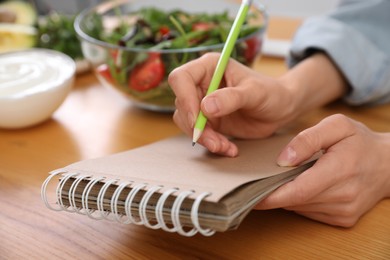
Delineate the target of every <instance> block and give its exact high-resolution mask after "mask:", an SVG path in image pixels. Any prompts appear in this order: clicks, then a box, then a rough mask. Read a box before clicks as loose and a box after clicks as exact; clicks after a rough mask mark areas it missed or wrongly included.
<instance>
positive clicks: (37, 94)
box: [0, 49, 76, 129]
mask: <svg viewBox="0 0 390 260" xmlns="http://www.w3.org/2000/svg"><path fill="white" fill-rule="evenodd" d="M75 71H76V65H75V62H74V61H73V60H72V59H71V58H70V57H68V56H67V55H65V54H63V53H60V52H57V51H52V50H46V49H29V50H24V51H15V52H9V53H4V54H0V128H10V129H13V128H23V127H29V126H33V125H36V124H39V123H41V122H43V121H45V120H47V119H49V118H50V117H51V115H52V114H53V112H54V111H55V110H56V109H57V108H58V107H59V106H60V105H61V104H62V102H63V101H64V99H65V98H66V96H67V95H68V93H69V91H70V89H71V88H72V85H73V82H74V75H75Z"/></svg>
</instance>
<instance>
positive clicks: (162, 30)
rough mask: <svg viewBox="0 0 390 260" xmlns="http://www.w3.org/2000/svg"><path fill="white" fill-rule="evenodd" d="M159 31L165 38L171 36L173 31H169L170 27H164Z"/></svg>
mask: <svg viewBox="0 0 390 260" xmlns="http://www.w3.org/2000/svg"><path fill="white" fill-rule="evenodd" d="M159 31H160V33H161V36H165V35H167V34H169V33H170V31H171V30H170V29H169V27H168V26H166V25H163V26H161V27H160V29H159Z"/></svg>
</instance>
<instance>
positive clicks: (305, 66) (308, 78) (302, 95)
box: [279, 52, 348, 116]
mask: <svg viewBox="0 0 390 260" xmlns="http://www.w3.org/2000/svg"><path fill="white" fill-rule="evenodd" d="M279 80H280V82H281V84H282V85H283V86H285V87H286V89H287V91H288V92H289V93H290V94H291V99H292V102H291V103H292V104H291V105H292V106H293V110H294V114H295V116H298V115H300V114H302V113H305V112H306V111H310V110H311V109H314V108H318V107H321V106H323V105H325V104H328V103H330V102H332V101H334V100H336V99H338V98H340V97H342V96H344V95H345V93H346V92H347V90H348V83H347V81H346V80H345V78H344V76H343V75H342V74H341V72H340V71H339V70H338V68H337V67H336V66H335V65H334V63H333V62H332V61H331V60H330V58H328V56H327V55H326V54H324V53H321V52H319V53H316V54H313V55H312V56H310V57H308V58H306V59H305V60H303V61H301V62H300V63H299V64H298V65H296V66H295V67H293V68H292V69H290V70H289V71H288V72H287V73H286V74H284V75H283V76H282V77H281V78H280V79H279Z"/></svg>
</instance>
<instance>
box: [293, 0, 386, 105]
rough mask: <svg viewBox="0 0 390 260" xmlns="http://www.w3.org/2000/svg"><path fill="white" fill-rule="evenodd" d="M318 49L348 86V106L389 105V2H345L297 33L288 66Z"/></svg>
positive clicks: (308, 22) (368, 0)
mask: <svg viewBox="0 0 390 260" xmlns="http://www.w3.org/2000/svg"><path fill="white" fill-rule="evenodd" d="M313 49H314V50H322V51H324V52H325V53H327V55H328V56H329V57H330V58H331V59H332V60H333V62H334V63H335V64H336V66H338V68H339V69H340V71H341V72H342V73H343V74H344V76H345V77H346V79H347V80H348V82H349V83H350V85H351V91H350V92H349V93H348V95H347V96H346V97H345V100H346V102H348V103H350V104H352V105H361V104H381V103H388V102H390V0H360V1H358V0H348V1H341V3H340V6H339V7H338V8H337V9H336V10H335V11H333V12H331V13H329V14H328V15H326V16H321V17H313V18H309V19H307V20H306V21H305V22H304V24H303V25H302V26H301V28H300V29H299V30H298V31H297V33H296V35H295V37H294V39H293V43H292V47H291V53H290V55H291V56H290V57H289V58H288V63H289V66H294V65H295V64H297V63H298V62H300V61H301V60H303V59H305V58H306V57H307V56H308V55H310V53H311V51H312V50H313Z"/></svg>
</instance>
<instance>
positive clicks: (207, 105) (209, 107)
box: [203, 97, 219, 114]
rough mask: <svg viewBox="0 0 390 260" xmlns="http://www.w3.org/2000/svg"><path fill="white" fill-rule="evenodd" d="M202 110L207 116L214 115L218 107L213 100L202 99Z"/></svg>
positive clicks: (210, 98)
mask: <svg viewBox="0 0 390 260" xmlns="http://www.w3.org/2000/svg"><path fill="white" fill-rule="evenodd" d="M203 108H204V110H205V112H206V113H208V114H215V113H217V112H218V111H219V106H218V104H217V100H216V99H215V98H212V97H209V98H205V99H204V103H203Z"/></svg>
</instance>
